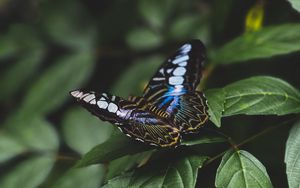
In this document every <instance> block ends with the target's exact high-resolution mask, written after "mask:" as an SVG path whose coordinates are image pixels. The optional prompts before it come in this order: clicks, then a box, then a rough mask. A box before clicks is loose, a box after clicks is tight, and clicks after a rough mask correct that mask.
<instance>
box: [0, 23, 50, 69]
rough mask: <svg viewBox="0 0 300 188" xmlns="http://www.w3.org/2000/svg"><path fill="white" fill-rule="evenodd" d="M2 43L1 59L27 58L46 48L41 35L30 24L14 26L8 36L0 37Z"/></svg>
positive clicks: (0, 45) (0, 46)
mask: <svg viewBox="0 0 300 188" xmlns="http://www.w3.org/2000/svg"><path fill="white" fill-rule="evenodd" d="M0 41H1V43H0V59H5V58H8V57H13V58H16V57H17V56H18V55H21V56H26V54H32V53H34V52H36V51H39V50H43V48H44V45H43V44H42V41H41V40H40V38H39V33H38V32H37V30H36V29H34V28H33V27H31V26H29V25H28V24H12V25H11V26H10V27H9V30H8V31H7V34H5V35H2V36H0ZM29 56H30V55H29ZM29 56H28V57H27V59H29ZM0 62H1V61H0ZM25 64H26V63H25ZM26 71H28V70H26Z"/></svg>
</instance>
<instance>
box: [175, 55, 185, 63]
mask: <svg viewBox="0 0 300 188" xmlns="http://www.w3.org/2000/svg"><path fill="white" fill-rule="evenodd" d="M188 59H189V56H188V55H185V56H181V57H179V58H176V59H174V60H173V61H172V63H173V64H178V63H181V62H183V61H187V60H188Z"/></svg>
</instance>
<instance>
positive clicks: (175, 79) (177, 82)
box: [169, 76, 184, 85]
mask: <svg viewBox="0 0 300 188" xmlns="http://www.w3.org/2000/svg"><path fill="white" fill-rule="evenodd" d="M183 81H184V78H183V77H182V76H172V77H170V78H169V84H171V85H180V84H182V83H183Z"/></svg>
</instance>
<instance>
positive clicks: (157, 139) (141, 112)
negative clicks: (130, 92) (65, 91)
mask: <svg viewBox="0 0 300 188" xmlns="http://www.w3.org/2000/svg"><path fill="white" fill-rule="evenodd" d="M70 94H71V95H72V96H73V97H74V98H75V99H77V102H79V103H80V104H81V105H82V106H83V107H84V108H86V109H87V110H88V111H90V112H91V113H92V114H94V115H95V116H97V117H99V118H100V119H101V120H103V121H109V122H111V123H113V124H115V125H117V126H118V127H119V129H120V130H121V131H122V132H124V134H126V135H127V136H129V137H132V138H134V139H136V140H138V141H142V142H146V143H149V144H151V145H156V146H160V147H169V146H176V145H178V144H179V143H180V132H179V130H178V129H177V128H175V127H172V126H170V125H168V124H167V123H166V122H165V121H163V120H162V119H161V118H160V117H158V116H156V115H155V114H153V113H151V112H149V111H147V110H145V106H144V105H145V104H144V102H143V101H140V102H138V103H136V102H133V101H127V100H124V99H122V98H120V97H117V96H113V95H110V94H108V93H102V94H98V93H95V92H93V91H88V92H87V91H83V90H75V91H72V92H70Z"/></svg>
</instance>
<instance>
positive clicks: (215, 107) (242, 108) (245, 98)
mask: <svg viewBox="0 0 300 188" xmlns="http://www.w3.org/2000/svg"><path fill="white" fill-rule="evenodd" d="M224 92H225V98H224V96H223V95H224ZM206 96H207V98H208V104H209V107H210V110H211V115H212V118H211V119H213V122H216V123H217V124H216V125H219V121H220V118H221V114H222V117H224V116H232V115H237V114H246V115H286V114H292V113H299V112H300V92H299V91H298V90H297V89H295V88H294V87H293V86H291V85H290V84H288V83H287V82H285V81H283V80H281V79H278V78H274V77H268V76H256V77H251V78H248V79H244V80H240V81H237V82H235V83H232V84H229V85H228V86H225V87H224V88H222V89H217V90H211V91H207V92H206ZM223 98H224V100H222V99H223ZM210 100H211V101H210ZM220 104H224V109H222V106H220Z"/></svg>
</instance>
